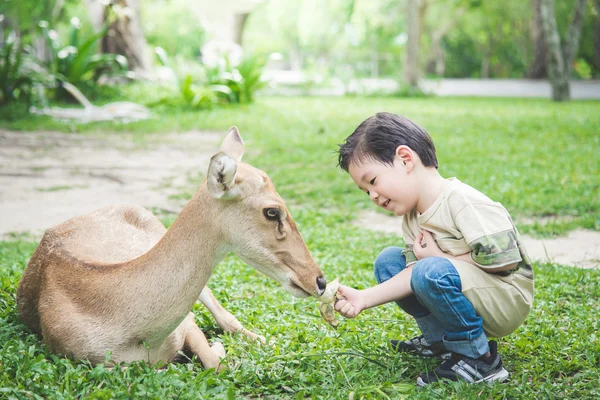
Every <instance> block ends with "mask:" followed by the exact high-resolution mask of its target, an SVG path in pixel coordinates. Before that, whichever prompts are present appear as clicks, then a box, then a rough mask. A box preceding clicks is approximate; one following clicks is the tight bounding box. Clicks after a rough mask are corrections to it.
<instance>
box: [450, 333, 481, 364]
mask: <svg viewBox="0 0 600 400" xmlns="http://www.w3.org/2000/svg"><path fill="white" fill-rule="evenodd" d="M444 346H446V349H447V350H449V351H451V352H453V353H458V354H462V355H464V356H467V357H471V358H479V357H481V356H483V355H484V354H485V353H487V352H488V351H490V345H489V344H488V339H487V336H486V335H485V333H482V334H481V335H480V336H479V337H477V338H476V339H473V340H446V339H445V338H444Z"/></svg>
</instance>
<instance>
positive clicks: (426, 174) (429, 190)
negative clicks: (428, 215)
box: [417, 167, 450, 214]
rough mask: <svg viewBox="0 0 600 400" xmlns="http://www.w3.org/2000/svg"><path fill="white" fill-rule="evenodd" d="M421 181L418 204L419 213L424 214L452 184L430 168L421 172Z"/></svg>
mask: <svg viewBox="0 0 600 400" xmlns="http://www.w3.org/2000/svg"><path fill="white" fill-rule="evenodd" d="M419 175H420V177H419V181H420V182H422V183H421V185H420V186H421V190H420V192H421V194H420V195H419V202H418V203H417V211H418V212H419V214H423V213H424V212H425V211H427V210H428V209H429V207H431V206H432V205H433V203H435V201H436V200H437V198H438V197H439V196H440V194H441V193H442V191H443V190H444V188H445V187H446V186H447V185H448V184H449V183H450V182H449V181H448V180H447V179H445V178H444V177H443V176H441V175H440V173H439V172H438V170H437V169H435V168H432V167H429V168H423V169H422V170H421V171H420V174H419Z"/></svg>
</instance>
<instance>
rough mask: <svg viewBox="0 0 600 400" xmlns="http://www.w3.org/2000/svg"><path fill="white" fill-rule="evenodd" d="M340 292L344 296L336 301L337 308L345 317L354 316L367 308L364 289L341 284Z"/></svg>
mask: <svg viewBox="0 0 600 400" xmlns="http://www.w3.org/2000/svg"><path fill="white" fill-rule="evenodd" d="M338 293H339V294H340V295H342V296H343V297H342V298H341V299H339V300H337V301H336V302H335V306H334V307H335V310H336V311H337V312H339V313H340V315H342V316H343V317H344V318H354V317H356V316H357V315H358V314H360V312H361V311H362V310H364V309H365V299H364V295H363V292H362V290H356V289H352V288H351V287H348V286H344V285H340V288H339V289H338Z"/></svg>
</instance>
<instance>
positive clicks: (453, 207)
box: [402, 178, 533, 279]
mask: <svg viewBox="0 0 600 400" xmlns="http://www.w3.org/2000/svg"><path fill="white" fill-rule="evenodd" d="M448 181H449V183H448V184H447V185H446V187H445V188H444V189H443V191H442V193H441V194H440V195H439V196H438V198H437V199H436V200H435V202H434V203H433V204H432V205H431V207H429V209H427V211H425V212H424V213H423V214H419V212H418V211H417V210H413V211H411V212H409V213H407V214H406V215H404V217H403V221H402V230H403V232H404V242H405V244H406V247H405V250H404V255H405V257H406V263H407V265H411V264H413V263H415V262H417V258H416V257H415V254H414V252H413V244H414V242H415V238H416V237H417V235H418V234H419V232H422V231H423V230H428V231H430V232H431V233H432V234H433V238H434V239H435V241H436V242H437V244H438V246H439V248H440V249H441V250H442V251H443V252H445V253H448V254H451V255H453V256H459V255H463V254H467V253H470V255H471V259H472V260H473V261H474V262H475V263H476V264H477V265H478V266H479V267H480V268H481V269H483V270H484V271H485V270H486V269H494V268H499V267H503V266H505V265H509V264H513V263H517V266H516V267H515V268H514V269H512V270H511V271H507V272H500V274H506V275H507V274H511V273H517V274H521V275H524V276H525V277H527V278H529V279H533V268H532V266H531V261H530V260H529V257H528V256H527V253H526V251H525V248H524V247H523V243H522V241H521V239H520V236H519V232H518V230H517V228H516V226H515V225H514V223H513V222H512V219H511V217H510V215H509V213H508V211H506V209H505V208H504V207H503V206H502V205H501V204H500V203H498V202H495V201H492V200H491V199H490V198H488V197H487V196H486V195H484V194H483V193H481V192H479V191H478V190H476V189H474V188H472V187H471V186H469V185H467V184H465V183H462V182H461V181H459V180H458V179H456V178H450V179H448Z"/></svg>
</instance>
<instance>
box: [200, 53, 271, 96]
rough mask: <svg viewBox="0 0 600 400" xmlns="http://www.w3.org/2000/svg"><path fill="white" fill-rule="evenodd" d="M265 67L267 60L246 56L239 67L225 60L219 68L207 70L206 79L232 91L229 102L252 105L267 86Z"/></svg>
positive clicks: (218, 65)
mask: <svg viewBox="0 0 600 400" xmlns="http://www.w3.org/2000/svg"><path fill="white" fill-rule="evenodd" d="M265 65H266V60H265V59H263V58H260V57H252V56H246V57H244V58H243V59H242V61H241V62H240V64H239V65H237V66H231V64H230V63H229V61H228V60H227V59H223V60H222V61H221V62H219V63H218V64H217V66H215V67H210V68H209V67H207V68H206V78H207V81H208V82H209V83H211V84H218V85H225V86H227V87H228V88H229V89H230V90H231V95H230V96H229V102H231V103H240V104H245V103H251V102H252V101H254V95H255V93H256V92H257V91H258V90H260V89H262V88H263V87H265V86H266V85H267V82H266V81H265V80H263V79H262V73H263V69H264V67H265Z"/></svg>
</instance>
